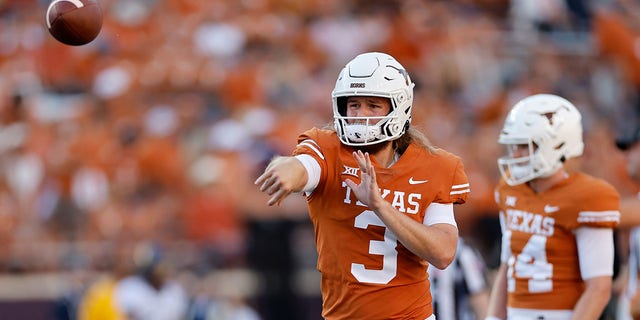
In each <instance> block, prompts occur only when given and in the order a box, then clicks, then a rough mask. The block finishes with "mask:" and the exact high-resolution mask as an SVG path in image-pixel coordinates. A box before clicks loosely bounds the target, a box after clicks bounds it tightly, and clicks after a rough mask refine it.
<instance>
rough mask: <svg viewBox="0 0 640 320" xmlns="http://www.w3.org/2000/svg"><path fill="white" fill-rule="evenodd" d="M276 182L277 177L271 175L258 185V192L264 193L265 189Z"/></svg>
mask: <svg viewBox="0 0 640 320" xmlns="http://www.w3.org/2000/svg"><path fill="white" fill-rule="evenodd" d="M277 181H278V177H276V176H274V175H271V176H269V177H268V178H266V179H264V181H262V184H261V185H260V191H262V192H265V191H266V190H267V189H269V188H271V187H272V186H273V185H274V184H275V183H276V182H277Z"/></svg>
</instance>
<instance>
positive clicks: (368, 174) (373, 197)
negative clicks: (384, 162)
mask: <svg viewBox="0 0 640 320" xmlns="http://www.w3.org/2000/svg"><path fill="white" fill-rule="evenodd" d="M353 157H354V158H355V159H356V161H357V162H358V167H359V168H360V184H356V183H355V182H353V180H351V179H346V180H345V183H346V184H347V186H349V188H351V190H353V193H354V194H355V195H356V198H358V200H359V201H360V202H362V203H363V204H365V205H366V206H368V207H369V208H371V209H372V210H376V205H377V204H378V203H380V201H384V200H382V197H381V196H380V188H378V182H377V181H376V171H375V169H374V168H373V164H372V163H371V157H370V156H369V153H362V151H360V150H358V151H355V152H354V153H353Z"/></svg>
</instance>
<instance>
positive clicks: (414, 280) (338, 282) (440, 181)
mask: <svg viewBox="0 0 640 320" xmlns="http://www.w3.org/2000/svg"><path fill="white" fill-rule="evenodd" d="M298 142H299V144H298V146H297V147H296V149H295V151H294V154H295V155H298V154H307V155H310V156H312V157H314V158H315V159H316V161H317V162H318V163H319V164H320V167H321V176H320V181H319V183H318V185H317V187H316V188H315V190H314V191H313V192H312V193H311V194H310V195H309V196H308V197H307V202H308V206H309V216H310V218H311V221H312V222H313V225H314V230H315V237H316V245H317V250H318V257H319V258H318V270H320V272H321V274H322V299H323V312H322V315H323V317H324V318H325V319H331V320H333V319H421V320H422V319H425V318H427V317H428V316H430V315H431V314H432V313H433V310H432V304H431V294H430V290H429V281H428V277H427V271H426V270H427V262H426V261H425V260H423V259H422V258H420V257H418V256H416V255H415V254H413V253H412V252H410V251H409V250H408V249H406V248H405V247H404V246H403V245H402V244H401V243H399V242H398V240H397V238H396V236H395V235H394V234H393V233H392V232H391V231H390V230H389V229H387V228H386V227H385V225H384V224H383V223H382V221H381V220H380V219H379V218H378V217H377V215H376V214H375V213H374V212H373V211H371V210H369V208H368V207H366V206H365V205H363V204H362V203H360V202H359V201H358V200H357V199H356V197H355V195H354V194H353V192H352V191H351V190H350V189H349V188H348V187H347V185H346V183H345V182H344V180H345V179H347V178H350V179H352V180H353V181H355V182H356V183H359V180H360V172H359V171H360V170H359V168H358V164H357V162H356V160H355V159H354V158H353V155H352V152H353V151H354V149H352V148H351V147H348V146H345V145H343V144H341V143H340V141H339V139H338V137H337V135H336V134H335V132H333V131H329V130H319V129H315V128H314V129H311V130H309V131H307V132H305V133H303V134H302V135H301V136H300V137H299V140H298ZM372 161H373V165H374V167H375V170H376V176H377V182H378V186H379V187H380V189H381V192H382V196H383V198H384V199H385V200H387V201H389V202H390V203H391V204H392V205H393V206H394V207H395V208H396V209H398V211H400V212H402V213H403V214H405V215H407V216H409V217H411V218H412V219H414V220H415V221H417V222H420V223H423V222H424V219H425V211H426V209H427V207H428V206H429V204H431V203H441V204H449V203H464V202H465V201H466V198H467V195H468V193H469V184H468V181H467V176H466V174H465V173H464V167H463V165H462V162H461V160H460V159H459V158H458V157H456V156H454V155H452V154H450V153H448V152H446V151H443V150H440V149H435V150H434V151H429V150H427V149H425V148H420V147H418V146H416V145H413V144H412V145H410V146H409V147H408V148H407V150H406V151H405V152H404V154H403V155H402V156H401V157H400V158H399V159H398V161H397V162H396V163H395V164H393V165H392V166H391V167H390V168H382V167H380V166H379V165H378V164H377V163H376V162H375V160H374V159H373V158H372Z"/></svg>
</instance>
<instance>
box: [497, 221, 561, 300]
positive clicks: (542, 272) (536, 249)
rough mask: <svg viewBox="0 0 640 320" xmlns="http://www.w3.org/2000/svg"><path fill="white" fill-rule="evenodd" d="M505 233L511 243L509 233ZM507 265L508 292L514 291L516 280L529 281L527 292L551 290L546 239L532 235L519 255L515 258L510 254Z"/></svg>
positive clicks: (551, 282)
mask: <svg viewBox="0 0 640 320" xmlns="http://www.w3.org/2000/svg"><path fill="white" fill-rule="evenodd" d="M506 233H507V234H506V236H507V237H508V239H509V243H511V231H510V230H508V231H506ZM507 265H508V269H507V279H508V284H507V288H508V290H509V292H513V291H515V289H516V283H515V281H516V278H518V279H529V281H528V291H529V292H531V293H539V292H549V291H551V290H553V281H552V276H553V265H552V264H551V263H549V262H548V261H547V237H545V236H541V235H537V234H534V235H532V236H531V237H530V238H529V240H528V241H527V244H526V245H525V246H524V248H522V252H520V254H518V255H517V256H515V255H514V254H513V252H512V253H511V255H510V257H509V260H508V261H507Z"/></svg>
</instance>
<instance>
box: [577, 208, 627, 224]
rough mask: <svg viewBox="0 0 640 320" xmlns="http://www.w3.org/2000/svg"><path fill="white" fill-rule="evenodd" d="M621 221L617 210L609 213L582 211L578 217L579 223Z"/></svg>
mask: <svg viewBox="0 0 640 320" xmlns="http://www.w3.org/2000/svg"><path fill="white" fill-rule="evenodd" d="M609 221H615V222H619V221H620V212H619V211H616V210H609V211H582V212H580V214H579V215H578V222H609Z"/></svg>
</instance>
